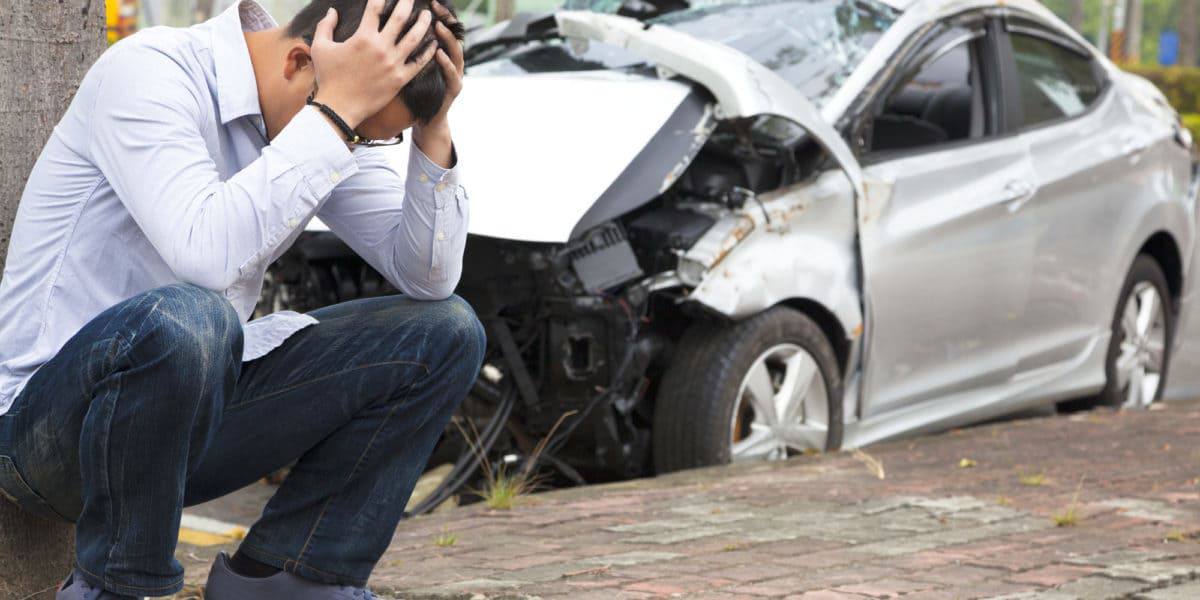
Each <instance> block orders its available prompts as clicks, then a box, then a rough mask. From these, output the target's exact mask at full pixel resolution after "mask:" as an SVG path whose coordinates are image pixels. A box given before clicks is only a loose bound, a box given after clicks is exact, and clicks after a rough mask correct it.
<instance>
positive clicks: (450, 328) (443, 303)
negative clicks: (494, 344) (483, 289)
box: [421, 295, 487, 383]
mask: <svg viewBox="0 0 1200 600" xmlns="http://www.w3.org/2000/svg"><path fill="white" fill-rule="evenodd" d="M428 304H429V306H428V308H427V309H426V310H425V312H424V314H423V315H422V317H421V318H422V321H423V322H424V325H425V327H427V328H428V330H429V333H430V334H429V335H428V336H427V339H428V340H429V342H428V343H430V344H432V345H433V347H432V348H430V352H429V358H430V362H433V363H435V364H431V365H430V368H431V369H432V370H441V371H443V372H446V373H447V375H450V376H461V378H462V379H464V380H466V381H472V380H474V378H475V375H476V373H477V372H478V370H479V366H480V363H482V362H483V353H484V349H485V348H486V346H487V335H486V334H485V333H484V329H483V324H482V323H480V322H479V317H478V316H476V315H475V310H474V309H473V308H471V305H470V304H468V303H467V301H466V300H463V299H462V298H460V297H459V296H457V295H455V296H450V297H449V298H447V299H445V300H439V301H436V302H430V303H428ZM464 383H465V382H464Z"/></svg>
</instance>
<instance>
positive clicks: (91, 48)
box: [0, 0, 104, 599]
mask: <svg viewBox="0 0 1200 600" xmlns="http://www.w3.org/2000/svg"><path fill="white" fill-rule="evenodd" d="M103 51H104V0H59V1H57V2H48V1H46V0H0V57H3V58H2V59H0V268H3V265H4V259H5V257H6V256H7V248H8V240H9V236H10V234H11V232H12V222H13V218H14V216H15V215H16V211H17V202H18V201H19V200H20V198H21V191H22V190H23V189H24V188H25V178H26V177H27V176H28V175H29V170H30V169H31V168H32V167H33V163H34V161H35V160H36V159H37V156H38V154H39V153H40V152H41V150H42V146H43V145H44V144H45V143H46V139H47V138H49V136H50V132H51V130H52V129H53V128H54V125H55V124H56V123H58V119H59V118H60V117H61V116H62V114H63V111H65V110H66V108H67V104H68V103H69V102H70V101H71V97H72V96H74V94H75V89H76V88H77V87H78V85H79V80H80V79H82V77H83V74H84V73H85V72H87V69H88V67H90V66H91V65H92V62H93V61H95V60H96V57H97V56H99V55H100V53H101V52H103ZM73 554H74V553H73V551H72V529H71V527H70V526H69V525H67V524H59V523H52V522H50V521H45V520H42V519H40V518H38V517H35V516H32V515H28V514H26V513H23V512H21V511H20V510H18V509H17V508H16V506H14V505H12V504H10V503H9V502H8V501H7V500H6V499H4V498H3V496H0V598H20V599H24V598H52V597H53V596H54V594H53V589H54V586H55V585H57V584H58V582H59V581H61V579H62V578H63V577H64V576H66V574H67V571H68V570H69V569H70V565H71V559H72V555H73ZM39 592H40V593H39Z"/></svg>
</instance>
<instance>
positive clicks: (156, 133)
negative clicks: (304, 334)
mask: <svg viewBox="0 0 1200 600" xmlns="http://www.w3.org/2000/svg"><path fill="white" fill-rule="evenodd" d="M274 25H275V22H274V21H273V20H272V19H271V17H270V16H269V15H268V14H267V13H266V12H265V11H264V10H263V9H262V8H261V7H259V6H258V5H257V4H255V3H254V2H253V1H251V0H243V1H242V2H239V3H237V4H236V5H234V6H232V7H230V8H229V9H228V10H226V11H225V12H223V13H221V14H220V15H219V16H217V17H215V18H213V19H212V20H210V21H207V22H205V23H202V24H200V25H197V26H195V27H190V28H187V29H175V28H165V27H156V28H151V29H147V30H144V31H142V32H139V33H137V34H136V35H134V36H132V37H130V38H128V39H126V40H124V41H122V42H120V43H118V44H116V45H114V46H113V47H112V48H110V49H109V50H108V51H107V52H105V53H104V54H103V55H102V56H101V57H100V59H99V60H98V61H97V62H96V64H95V65H94V66H93V67H92V68H91V70H89V71H88V74H87V75H86V76H85V77H84V80H83V82H82V84H81V85H80V87H79V90H78V92H77V93H76V95H75V98H74V100H73V101H72V102H71V105H70V107H69V108H68V109H67V112H66V114H65V115H64V116H63V118H62V121H60V122H59V124H58V126H56V127H55V128H54V132H53V134H52V135H51V136H50V140H49V142H47V144H46V147H45V148H44V149H43V150H42V154H41V156H40V157H39V158H38V161H37V164H36V165H35V166H34V168H33V172H32V174H31V175H30V177H29V181H28V183H27V184H26V187H25V192H24V194H23V195H22V197H21V202H20V205H19V207H18V209H17V218H16V223H15V224H14V227H13V232H12V240H11V242H10V245H9V250H8V260H7V264H6V265H5V269H4V275H3V279H2V280H0V414H4V413H5V412H7V410H8V409H9V407H10V406H11V405H12V402H13V399H14V398H15V397H16V395H17V394H18V393H19V392H20V390H21V388H22V387H23V386H24V385H25V383H26V382H27V381H28V380H29V377H30V376H32V375H33V373H34V372H35V371H36V370H37V369H38V368H39V367H40V366H41V365H42V364H44V363H45V362H46V361H48V360H49V359H51V358H52V357H53V356H54V355H55V354H56V353H57V352H58V350H59V349H60V348H62V346H63V345H64V344H65V343H66V341H67V340H68V339H70V337H71V336H72V335H74V334H75V333H76V332H77V331H79V329H80V328H82V327H83V325H85V324H86V323H87V322H88V321H89V320H91V319H92V318H93V317H95V316H96V315H98V314H99V313H100V312H102V311H104V310H105V309H107V308H108V307H110V306H112V305H114V304H116V303H118V302H121V301H122V300H125V299H127V298H129V297H132V296H134V295H136V294H138V293H141V292H143V291H146V290H148V289H151V288H155V287H159V286H163V285H168V284H172V283H178V282H186V283H191V284H195V285H198V286H201V287H205V288H209V289H212V290H216V291H220V292H223V293H224V294H225V297H226V298H228V299H229V301H230V302H231V303H232V304H233V307H234V308H235V309H236V310H237V312H238V314H239V315H241V317H242V320H243V322H245V321H248V320H249V319H250V316H251V314H252V313H253V311H254V305H255V303H256V302H257V300H258V297H259V294H260V292H261V289H262V281H263V276H264V274H265V272H266V269H267V266H268V265H269V264H270V263H271V262H272V261H274V260H275V259H276V258H278V257H279V256H280V255H281V254H282V253H283V252H284V251H285V250H287V248H288V247H289V246H291V244H292V243H293V242H294V241H295V240H296V238H297V237H298V236H299V235H300V233H301V232H302V231H303V230H304V226H305V224H306V223H308V221H309V220H310V219H312V218H313V217H314V216H319V217H320V219H321V220H322V221H324V222H325V224H327V225H328V226H329V229H330V230H332V231H333V232H334V233H335V234H336V235H337V236H338V237H339V238H341V239H342V240H343V241H345V242H346V243H347V244H348V245H349V246H350V247H351V248H352V249H354V251H355V252H357V253H358V254H359V255H361V256H362V257H363V258H364V259H365V260H366V261H367V262H368V263H370V265H371V266H372V267H374V268H375V269H376V270H378V271H379V272H380V273H382V274H383V275H384V277H386V278H387V279H388V281H389V282H391V283H392V284H393V285H394V286H396V288H397V289H399V290H400V291H402V292H403V293H405V294H407V295H409V296H411V297H413V298H418V299H429V300H434V299H442V298H445V297H448V296H449V295H450V294H451V293H452V291H453V290H454V287H455V285H457V283H458V278H459V275H460V273H461V272H462V253H463V248H464V246H465V243H466V235H467V226H466V222H467V217H468V202H467V196H466V193H465V192H464V190H463V188H462V186H461V185H459V181H458V174H457V168H452V169H449V170H447V169H443V168H441V167H439V166H438V165H437V164H436V163H434V162H433V161H431V160H430V159H429V158H428V157H426V156H425V155H424V154H423V153H422V152H421V151H420V150H418V149H417V148H416V146H415V144H414V145H412V151H411V152H410V153H409V160H408V172H407V174H406V175H405V176H402V175H401V174H400V173H397V172H396V171H395V170H394V169H393V168H392V167H391V166H389V164H388V161H387V160H386V158H385V157H384V155H383V154H382V151H381V150H379V149H377V148H358V149H356V150H355V151H354V152H351V151H350V150H348V149H347V147H346V145H345V143H343V142H342V140H341V139H340V137H339V136H338V135H337V134H336V132H335V131H334V129H333V128H332V127H331V126H330V125H329V123H328V122H327V121H326V120H325V119H324V117H322V116H321V115H320V113H319V112H317V111H316V110H315V109H313V108H312V107H306V108H304V109H303V110H301V111H300V112H299V113H298V114H297V115H296V116H295V118H293V119H292V121H291V122H290V123H289V124H288V125H287V126H286V127H284V128H283V130H282V131H280V132H279V134H278V135H276V136H275V139H273V140H271V141H270V142H268V141H267V139H266V135H265V130H264V127H263V121H262V115H261V110H260V108H259V103H258V88H257V85H256V83H255V78H254V71H253V69H252V67H251V63H250V54H249V51H248V50H247V47H246V41H245V38H244V36H243V31H258V30H262V29H265V28H268V27H273V26H274ZM315 322H316V321H315V320H314V319H313V318H312V317H309V316H307V315H301V314H298V313H294V312H281V313H276V314H273V315H269V316H267V317H264V318H261V319H256V320H254V321H249V322H248V323H246V324H245V326H244V329H245V352H244V355H243V359H244V360H251V359H254V358H257V357H259V356H262V355H264V354H266V353H267V352H269V351H271V350H272V349H273V348H275V347H277V346H278V345H279V344H280V343H282V342H283V340H284V339H286V338H287V337H288V336H289V335H291V334H292V333H294V332H296V331H298V330H299V329H302V328H304V327H306V326H308V325H311V324H313V323H315Z"/></svg>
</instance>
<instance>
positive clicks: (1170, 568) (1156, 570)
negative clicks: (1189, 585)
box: [1101, 562, 1200, 584]
mask: <svg viewBox="0 0 1200 600" xmlns="http://www.w3.org/2000/svg"><path fill="white" fill-rule="evenodd" d="M1101 573H1104V574H1105V575H1108V576H1109V577H1115V578H1119V579H1136V580H1138V581H1144V582H1146V583H1153V584H1164V583H1170V582H1172V581H1183V580H1186V579H1191V578H1192V577H1195V576H1196V575H1198V574H1200V565H1195V564H1191V565H1188V564H1178V563H1164V562H1140V563H1138V562H1129V563H1121V564H1116V565H1111V566H1109V567H1106V568H1104V570H1102V571H1101Z"/></svg>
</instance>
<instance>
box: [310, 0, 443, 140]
mask: <svg viewBox="0 0 1200 600" xmlns="http://www.w3.org/2000/svg"><path fill="white" fill-rule="evenodd" d="M412 4H413V3H412V0H400V2H399V3H398V4H396V8H395V10H393V11H392V14H391V16H390V17H389V18H388V20H387V23H385V24H384V26H383V29H382V30H380V28H379V17H380V13H382V12H383V6H384V0H368V2H367V7H366V10H365V12H364V13H363V17H362V21H361V22H360V23H359V25H358V30H356V31H355V32H354V35H352V36H350V38H349V39H347V40H346V41H345V42H341V43H339V42H335V41H333V30H334V27H336V26H337V20H338V16H337V11H336V10H334V9H332V8H331V9H329V13H328V14H326V15H325V18H324V19H321V22H320V23H317V29H316V31H315V33H314V35H313V43H312V58H313V68H315V69H316V77H317V97H316V100H317V101H318V102H320V103H322V104H325V105H327V106H329V107H330V108H332V109H333V110H334V112H336V113H337V114H338V115H339V116H341V117H342V119H343V120H345V121H346V123H347V124H348V125H350V127H352V128H354V127H358V125H359V124H360V123H362V122H363V120H365V119H366V118H367V117H370V116H371V115H373V114H375V113H377V112H379V111H380V110H382V109H383V107H384V106H386V105H387V103H388V102H391V101H392V100H394V99H395V98H396V95H397V94H399V93H400V88H402V87H404V86H405V85H406V84H408V82H409V81H412V79H413V78H414V77H416V76H417V74H418V73H420V72H421V69H423V68H424V67H425V65H426V64H427V63H428V62H429V61H430V60H431V59H432V58H433V56H434V52H435V51H436V50H437V44H430V47H429V48H428V49H427V50H426V51H425V52H423V53H422V54H421V55H420V56H417V57H413V60H411V61H410V60H408V59H409V55H411V54H412V52H413V50H415V49H416V48H417V46H418V45H419V44H420V42H421V38H422V37H423V36H424V35H425V32H426V31H427V30H428V29H429V22H430V20H431V15H430V14H429V11H427V10H423V11H421V14H420V16H418V17H417V22H416V23H415V24H414V25H413V27H412V29H410V30H409V31H408V33H406V34H404V37H403V38H401V39H400V41H399V42H397V41H396V39H397V38H399V37H400V32H401V31H403V30H404V23H405V22H406V21H407V20H408V16H409V14H411V13H412ZM434 4H435V5H436V4H437V3H436V2H435V3H434Z"/></svg>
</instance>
